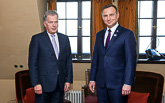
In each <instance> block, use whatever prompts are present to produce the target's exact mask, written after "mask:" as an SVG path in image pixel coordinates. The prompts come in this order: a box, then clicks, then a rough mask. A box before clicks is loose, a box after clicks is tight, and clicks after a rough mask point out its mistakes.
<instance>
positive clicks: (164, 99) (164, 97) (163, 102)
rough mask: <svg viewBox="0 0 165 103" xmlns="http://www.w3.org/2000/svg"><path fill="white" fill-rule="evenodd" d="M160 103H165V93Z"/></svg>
mask: <svg viewBox="0 0 165 103" xmlns="http://www.w3.org/2000/svg"><path fill="white" fill-rule="evenodd" d="M162 103H165V93H163V97H162Z"/></svg>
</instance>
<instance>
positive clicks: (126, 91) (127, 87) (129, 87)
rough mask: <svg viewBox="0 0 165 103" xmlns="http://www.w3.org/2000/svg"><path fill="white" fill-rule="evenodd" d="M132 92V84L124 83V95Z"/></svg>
mask: <svg viewBox="0 0 165 103" xmlns="http://www.w3.org/2000/svg"><path fill="white" fill-rule="evenodd" d="M130 93H131V86H129V85H125V84H124V85H123V88H122V95H129V94H130Z"/></svg>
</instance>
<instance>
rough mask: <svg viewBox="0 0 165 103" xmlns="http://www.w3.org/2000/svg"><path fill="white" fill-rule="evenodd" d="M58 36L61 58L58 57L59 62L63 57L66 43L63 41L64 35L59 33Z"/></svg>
mask: <svg viewBox="0 0 165 103" xmlns="http://www.w3.org/2000/svg"><path fill="white" fill-rule="evenodd" d="M57 35H58V41H59V50H60V51H59V56H58V60H59V59H60V57H61V56H62V55H61V54H62V51H63V48H64V46H65V45H64V43H65V41H63V39H62V35H60V34H59V33H57Z"/></svg>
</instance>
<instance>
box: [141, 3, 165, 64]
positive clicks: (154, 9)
mask: <svg viewBox="0 0 165 103" xmlns="http://www.w3.org/2000/svg"><path fill="white" fill-rule="evenodd" d="M138 1H153V11H152V12H153V17H152V18H140V17H138V22H139V19H152V25H153V27H152V35H151V36H140V35H138V38H140V37H151V44H148V45H151V48H152V49H155V48H156V47H157V44H156V42H157V37H165V35H164V36H162V35H161V36H158V35H157V34H156V30H157V29H156V28H155V29H154V26H157V20H158V19H165V17H164V18H158V17H157V6H158V5H157V4H158V1H157V0H138ZM164 1H165V0H164ZM139 9H140V8H139ZM139 12H140V11H139ZM138 15H139V14H138ZM152 39H153V40H152ZM139 40H140V39H139ZM138 45H139V44H138ZM139 47H140V45H139ZM139 52H140V51H139ZM139 52H138V53H139ZM161 54H162V55H165V53H161ZM140 59H147V58H146V53H139V60H140ZM157 62H158V61H157ZM157 62H156V63H157ZM150 63H151V62H150Z"/></svg>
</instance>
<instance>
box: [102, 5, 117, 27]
mask: <svg viewBox="0 0 165 103" xmlns="http://www.w3.org/2000/svg"><path fill="white" fill-rule="evenodd" d="M102 17H103V21H104V23H105V24H106V25H107V26H108V28H110V29H111V28H112V27H113V26H114V25H116V23H117V22H118V18H119V12H117V13H116V9H115V8H114V7H109V8H106V9H104V10H103V13H102Z"/></svg>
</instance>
